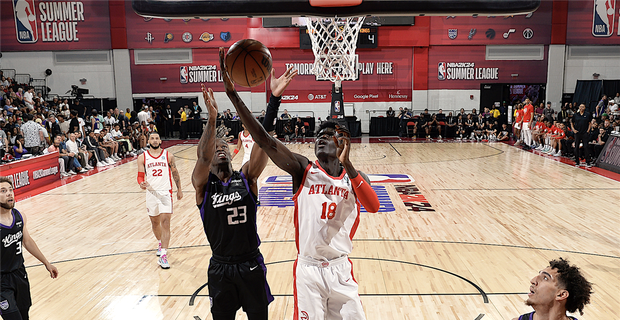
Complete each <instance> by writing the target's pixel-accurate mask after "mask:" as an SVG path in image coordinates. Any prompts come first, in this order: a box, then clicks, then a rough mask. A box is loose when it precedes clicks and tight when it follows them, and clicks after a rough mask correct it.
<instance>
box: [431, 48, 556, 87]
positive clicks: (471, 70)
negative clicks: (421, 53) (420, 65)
mask: <svg viewBox="0 0 620 320" xmlns="http://www.w3.org/2000/svg"><path fill="white" fill-rule="evenodd" d="M547 51H548V47H545V57H544V59H543V60H486V47H485V46H433V47H431V48H430V49H429V50H428V89H430V90H437V89H452V90H466V89H468V90H479V89H480V84H481V83H514V84H528V83H546V82H547V56H548V54H547Z"/></svg>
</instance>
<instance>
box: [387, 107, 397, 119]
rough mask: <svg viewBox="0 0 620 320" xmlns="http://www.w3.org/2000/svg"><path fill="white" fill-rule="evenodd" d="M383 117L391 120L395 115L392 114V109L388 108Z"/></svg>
mask: <svg viewBox="0 0 620 320" xmlns="http://www.w3.org/2000/svg"><path fill="white" fill-rule="evenodd" d="M385 115H386V116H387V117H390V118H393V117H394V116H396V113H395V112H394V110H392V107H390V108H389V109H388V111H386V112H385Z"/></svg>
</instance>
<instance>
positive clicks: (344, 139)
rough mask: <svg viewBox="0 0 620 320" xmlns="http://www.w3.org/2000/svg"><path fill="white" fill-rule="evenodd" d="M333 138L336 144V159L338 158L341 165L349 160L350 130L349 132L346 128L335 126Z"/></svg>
mask: <svg viewBox="0 0 620 320" xmlns="http://www.w3.org/2000/svg"><path fill="white" fill-rule="evenodd" d="M334 139H336V144H337V145H338V160H340V163H342V164H343V165H345V164H348V163H349V162H350V161H349V152H350V150H351V132H349V130H347V128H343V127H337V128H336V136H334Z"/></svg>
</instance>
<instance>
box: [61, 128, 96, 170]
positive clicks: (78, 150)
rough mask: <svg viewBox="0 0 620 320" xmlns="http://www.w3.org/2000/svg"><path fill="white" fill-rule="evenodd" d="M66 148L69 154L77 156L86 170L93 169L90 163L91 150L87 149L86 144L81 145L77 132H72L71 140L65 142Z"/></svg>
mask: <svg viewBox="0 0 620 320" xmlns="http://www.w3.org/2000/svg"><path fill="white" fill-rule="evenodd" d="M65 145H66V149H67V151H68V152H69V155H70V156H72V157H75V158H76V159H77V160H78V162H79V163H80V166H81V167H82V168H84V169H86V170H90V169H93V167H92V166H91V165H90V164H89V163H88V159H89V152H88V151H87V150H86V146H80V145H79V142H78V141H77V133H70V134H69V140H67V141H66V142H65Z"/></svg>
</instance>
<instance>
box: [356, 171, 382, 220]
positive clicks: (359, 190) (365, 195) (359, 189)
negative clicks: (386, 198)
mask: <svg viewBox="0 0 620 320" xmlns="http://www.w3.org/2000/svg"><path fill="white" fill-rule="evenodd" d="M351 183H352V184H353V190H355V194H356V195H357V199H358V200H359V201H360V203H361V204H362V205H363V206H364V208H366V211H368V212H372V213H375V212H377V211H379V206H380V204H379V198H378V197H377V194H376V193H375V190H373V189H372V187H371V186H370V184H368V183H367V182H366V180H364V178H362V175H361V174H358V175H357V176H356V177H355V178H353V179H351Z"/></svg>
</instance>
